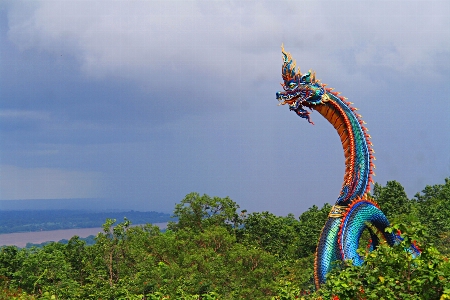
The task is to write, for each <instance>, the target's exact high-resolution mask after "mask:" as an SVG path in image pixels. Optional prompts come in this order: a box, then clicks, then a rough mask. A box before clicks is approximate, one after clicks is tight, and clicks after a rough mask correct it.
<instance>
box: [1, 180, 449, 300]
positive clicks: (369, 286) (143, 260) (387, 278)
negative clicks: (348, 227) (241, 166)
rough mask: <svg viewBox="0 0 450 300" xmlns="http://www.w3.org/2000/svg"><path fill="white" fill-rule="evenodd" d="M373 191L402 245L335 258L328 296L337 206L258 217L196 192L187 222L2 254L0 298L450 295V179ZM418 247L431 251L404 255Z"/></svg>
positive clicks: (185, 210) (180, 207)
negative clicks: (327, 236)
mask: <svg viewBox="0 0 450 300" xmlns="http://www.w3.org/2000/svg"><path fill="white" fill-rule="evenodd" d="M373 197H374V199H375V201H377V202H378V203H379V205H380V207H381V209H382V210H383V211H385V212H386V214H387V216H388V218H389V219H390V220H391V223H392V227H390V228H388V230H395V231H397V230H400V231H401V233H402V237H403V242H402V243H401V244H399V245H397V246H394V247H388V246H387V245H385V244H383V243H381V245H380V246H379V247H378V248H377V249H376V250H374V251H372V252H369V251H368V249H367V248H366V245H367V241H366V240H364V239H366V238H367V237H365V236H364V235H363V237H362V238H361V241H360V248H359V250H358V251H359V253H360V255H361V256H363V257H364V260H365V262H364V264H363V265H362V266H361V267H355V266H353V265H352V264H351V262H344V263H339V264H336V267H335V269H334V270H333V271H332V272H331V273H330V274H329V276H328V277H327V282H326V284H325V285H323V286H322V287H321V289H320V290H319V291H315V289H314V284H313V265H314V252H315V249H316V244H317V239H318V237H319V234H320V232H321V229H322V226H323V224H324V223H325V220H326V218H327V216H328V213H329V210H330V208H331V206H330V205H329V204H325V205H324V206H323V207H321V208H319V207H317V206H312V207H311V208H309V209H308V210H307V211H305V212H304V213H302V214H301V215H300V216H299V217H298V218H296V217H295V216H294V215H293V214H289V215H287V216H276V215H274V214H272V213H270V212H268V211H265V212H253V213H248V212H247V211H246V210H242V209H240V207H239V205H238V204H237V203H235V202H234V201H233V200H231V199H230V198H228V197H225V198H220V197H210V196H208V195H200V194H198V193H191V194H188V195H187V196H186V197H185V198H184V199H183V200H182V201H181V202H180V203H178V204H177V205H176V206H175V209H174V213H173V217H174V218H175V219H176V220H178V221H177V222H172V223H170V224H169V226H168V230H167V231H165V232H161V231H160V230H159V228H158V227H157V226H154V225H152V224H146V225H141V226H131V221H130V220H128V219H126V218H125V219H123V220H115V219H111V218H108V219H106V221H105V222H104V224H103V232H101V233H99V234H98V235H97V236H96V237H95V244H93V245H87V244H86V242H85V241H83V240H81V239H80V238H78V237H77V236H74V237H72V238H71V239H70V240H69V241H68V242H67V244H62V243H49V244H46V245H45V246H43V247H42V248H35V247H33V248H31V249H19V248H17V247H14V246H6V247H2V248H1V249H0V275H1V277H0V278H1V283H2V291H1V292H0V298H8V299H14V298H15V299H450V282H449V278H450V262H449V259H448V258H449V255H450V247H449V246H448V245H449V242H450V221H449V220H450V178H447V179H445V183H444V184H436V185H433V186H426V187H425V188H424V189H423V190H422V191H421V192H419V193H417V194H416V195H415V196H414V197H413V198H412V199H409V198H408V197H407V195H406V193H405V191H404V189H403V187H402V186H401V184H400V183H398V182H396V181H389V182H387V184H386V185H385V186H382V185H379V184H376V185H375V188H374V191H373ZM412 242H414V243H416V245H417V246H418V247H419V248H420V249H421V251H422V254H421V255H420V256H419V257H417V258H414V259H413V258H412V256H411V253H409V252H408V251H405V249H406V248H407V245H410V244H411V243H412Z"/></svg>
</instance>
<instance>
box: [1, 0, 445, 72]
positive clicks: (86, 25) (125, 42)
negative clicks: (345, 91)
mask: <svg viewBox="0 0 450 300" xmlns="http://www.w3.org/2000/svg"><path fill="white" fill-rule="evenodd" d="M449 15H450V4H449V2H448V1H364V2H361V1H339V2H336V1H302V2H297V1H296V2H292V1H284V2H282V1H279V2H276V3H274V2H271V1H265V2H260V1H82V0H79V1H74V0H72V1H48V0H40V1H34V2H30V1H14V2H11V6H10V10H9V14H8V18H9V26H10V30H9V37H10V39H11V40H13V41H14V42H15V43H16V44H17V45H18V46H19V47H20V48H22V49H25V48H38V49H41V50H45V51H48V52H50V53H54V54H60V53H64V54H70V55H73V56H74V57H76V58H77V59H78V60H79V62H80V64H81V68H82V69H83V70H84V71H85V72H86V73H87V74H89V75H93V76H106V75H111V74H120V75H121V76H131V77H133V76H142V72H161V71H163V72H167V73H171V72H173V73H175V74H176V72H177V69H188V70H189V69H192V68H193V66H195V68H197V69H199V70H203V72H205V73H208V72H219V73H223V74H225V75H236V74H237V72H238V71H239V68H238V66H242V68H243V69H244V70H246V69H247V68H251V67H252V62H253V60H255V59H261V60H260V61H259V65H260V66H262V68H264V65H265V64H267V61H263V59H266V60H267V54H268V53H274V52H275V51H276V52H278V51H279V48H278V47H279V44H281V42H282V41H283V42H284V43H285V44H286V46H287V48H288V50H290V51H293V52H294V51H296V52H298V50H299V49H298V47H300V49H301V56H302V58H297V59H298V60H299V61H302V62H306V61H311V60H313V61H319V62H320V61H323V60H324V59H325V60H328V61H324V63H326V64H328V65H337V66H339V65H342V64H345V63H348V62H346V61H345V58H341V57H338V58H336V57H335V56H332V57H330V54H333V53H339V52H346V51H347V52H349V53H351V55H354V56H355V61H356V64H357V65H359V66H360V67H366V66H374V65H375V66H383V67H384V66H386V67H392V68H395V69H397V70H402V71H405V72H408V71H411V69H414V68H416V67H417V66H420V67H423V66H426V65H429V63H430V60H432V59H433V56H434V55H435V54H437V53H442V52H444V53H447V52H448V51H449V50H448V49H450V21H449V18H448V16H449ZM275 45H276V47H275ZM258 53H259V54H260V53H265V54H266V55H263V56H261V55H258ZM336 60H341V61H336ZM351 63H354V62H351ZM316 64H317V63H316ZM332 67H333V66H332Z"/></svg>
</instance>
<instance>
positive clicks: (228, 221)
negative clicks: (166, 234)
mask: <svg viewBox="0 0 450 300" xmlns="http://www.w3.org/2000/svg"><path fill="white" fill-rule="evenodd" d="M237 209H239V205H237V203H236V202H234V201H233V200H231V199H230V198H228V197H225V198H220V197H210V196H208V195H206V194H204V195H203V196H200V194H198V193H190V194H188V195H186V197H185V198H184V199H183V200H181V202H180V203H178V204H176V205H175V210H174V213H173V218H177V219H178V222H177V223H175V222H170V223H169V225H168V229H170V230H173V231H176V230H179V229H183V228H191V229H192V230H194V231H203V230H204V229H205V228H206V227H208V226H212V225H216V226H225V227H227V228H229V229H231V228H235V229H237V227H238V226H239V225H240V224H241V222H242V220H241V217H240V216H239V215H238V213H237Z"/></svg>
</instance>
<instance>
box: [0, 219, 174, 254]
mask: <svg viewBox="0 0 450 300" xmlns="http://www.w3.org/2000/svg"><path fill="white" fill-rule="evenodd" d="M153 225H156V226H159V228H161V229H165V228H166V227H167V223H154V224H153ZM133 226H134V225H133ZM136 226H137V225H136ZM99 232H103V228H101V227H96V228H79V229H63V230H50V231H36V232H19V233H5V234H0V246H9V245H15V246H17V247H21V248H22V247H25V246H26V245H27V243H33V244H40V243H43V242H48V241H54V242H57V241H60V240H62V239H66V240H69V239H70V238H71V237H73V236H74V235H78V236H79V237H82V238H85V237H88V236H90V235H97V234H98V233H99Z"/></svg>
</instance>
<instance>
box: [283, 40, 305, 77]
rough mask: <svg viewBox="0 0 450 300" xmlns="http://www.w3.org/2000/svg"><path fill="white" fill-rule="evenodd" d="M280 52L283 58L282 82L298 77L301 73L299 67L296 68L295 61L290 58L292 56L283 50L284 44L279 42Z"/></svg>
mask: <svg viewBox="0 0 450 300" xmlns="http://www.w3.org/2000/svg"><path fill="white" fill-rule="evenodd" d="M281 53H282V58H283V67H282V69H281V71H282V72H281V75H282V76H283V80H284V82H288V81H290V80H292V79H294V78H296V77H297V76H298V78H300V77H301V76H302V74H301V73H300V68H298V69H297V70H296V69H295V68H296V63H295V61H293V60H292V56H291V54H290V53H289V52H286V51H284V45H283V44H281Z"/></svg>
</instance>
